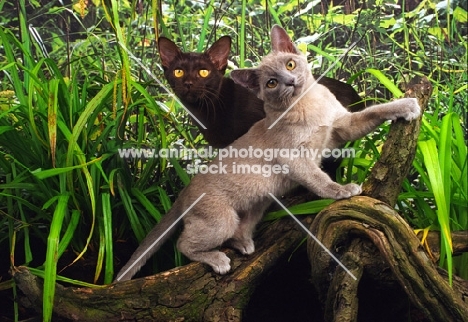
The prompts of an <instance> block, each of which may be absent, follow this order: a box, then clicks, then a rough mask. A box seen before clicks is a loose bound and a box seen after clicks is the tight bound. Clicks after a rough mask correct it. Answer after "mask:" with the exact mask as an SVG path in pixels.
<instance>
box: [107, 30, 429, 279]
mask: <svg viewBox="0 0 468 322" xmlns="http://www.w3.org/2000/svg"><path fill="white" fill-rule="evenodd" d="M271 42H272V47H273V52H272V53H270V54H269V55H268V56H266V57H264V58H263V59H262V62H261V64H260V66H259V67H258V68H252V69H242V70H235V71H233V72H232V73H231V77H232V78H233V79H234V80H235V81H236V82H238V83H240V84H242V86H245V87H246V88H250V89H251V90H252V91H253V92H254V93H256V95H257V96H258V97H259V98H260V99H262V100H263V101H264V102H265V113H266V117H265V118H264V119H262V120H260V121H258V122H257V123H255V124H254V125H253V126H252V127H251V128H250V130H249V131H248V132H247V133H246V134H245V135H243V136H242V137H240V138H239V139H238V140H236V141H234V142H233V143H232V145H231V146H229V147H228V148H226V149H223V150H220V153H219V154H218V156H217V158H215V159H214V160H213V161H212V162H211V164H210V165H209V166H210V167H211V168H212V169H217V170H218V173H210V172H207V173H205V174H198V175H196V176H195V177H194V178H193V179H192V181H191V182H190V184H189V185H188V186H187V187H186V188H185V189H184V190H183V191H182V192H181V193H180V195H179V197H178V198H177V200H176V201H175V203H174V205H173V207H172V209H171V210H170V211H169V212H168V213H167V214H166V215H165V216H163V218H162V220H161V222H160V223H159V224H158V225H156V227H155V228H153V230H151V231H150V233H149V234H148V236H147V237H146V238H145V239H144V240H143V241H142V243H141V245H140V246H139V247H138V249H137V250H136V251H135V253H134V254H133V255H132V257H131V258H130V260H129V262H128V263H127V264H126V265H125V266H124V267H123V268H122V269H121V270H120V272H119V273H118V274H117V278H116V280H117V281H122V280H128V279H130V278H131V277H132V276H133V275H134V274H135V273H136V272H137V271H138V270H139V269H140V267H141V266H142V265H143V264H144V263H145V262H146V261H147V260H148V258H149V257H150V256H152V254H154V252H156V251H157V250H158V249H159V247H160V246H161V244H162V243H163V242H164V241H165V240H167V238H168V237H169V236H170V235H171V234H172V233H173V232H174V231H175V227H176V226H177V223H178V221H179V220H180V219H182V220H183V223H184V229H183V231H182V234H181V236H180V237H179V240H178V243H177V247H178V249H179V250H180V251H181V252H182V253H183V254H184V255H186V256H187V257H188V258H190V259H191V260H194V261H200V262H203V263H206V264H208V265H210V266H211V267H212V269H213V270H214V271H215V272H216V273H219V274H226V273H227V272H229V270H230V269H231V266H230V259H229V258H228V257H227V256H226V254H224V253H223V252H220V251H219V250H217V248H218V247H219V246H221V245H222V244H223V243H227V244H228V245H230V246H231V247H233V248H235V249H237V250H239V251H240V252H241V253H242V254H244V255H248V254H251V253H252V252H253V251H254V250H255V246H254V242H253V239H252V234H253V231H254V228H255V226H256V224H257V223H258V222H259V221H260V220H261V218H262V215H263V212H264V211H265V209H266V208H267V207H268V205H269V204H270V203H271V199H270V194H273V195H276V196H280V195H283V194H284V193H285V192H287V191H289V190H290V189H291V188H293V187H295V186H297V185H299V184H300V185H303V186H305V187H307V188H308V189H309V190H311V191H312V192H314V193H315V194H317V195H319V196H321V197H323V198H332V199H341V198H349V197H351V196H354V195H357V194H359V193H361V188H360V186H359V185H356V184H352V183H350V184H346V185H340V184H338V183H336V182H334V181H332V180H331V179H330V177H329V176H328V175H327V174H326V173H325V172H323V171H322V170H321V169H320V158H311V157H297V158H291V157H289V156H287V155H283V154H282V153H277V154H276V155H272V154H270V153H269V155H270V156H271V158H266V157H263V158H262V157H258V156H257V157H255V154H252V155H249V156H246V157H245V158H244V157H240V155H239V156H235V155H234V151H240V150H244V151H249V150H258V151H260V152H262V153H265V154H264V156H266V151H270V152H272V151H282V150H286V151H288V150H289V151H291V150H293V149H296V150H301V151H302V150H310V151H312V150H318V151H323V150H324V149H333V148H336V147H337V146H339V145H341V144H343V143H344V142H345V141H347V140H355V139H357V138H360V137H362V136H364V135H366V134H367V133H369V132H370V131H372V130H373V129H374V128H375V127H376V126H378V125H379V124H380V123H382V122H383V121H385V120H388V119H390V120H395V119H397V118H404V119H406V120H413V119H415V118H417V117H418V116H419V113H420V109H419V106H418V103H417V100H416V99H412V98H403V99H399V100H396V101H393V102H390V103H386V104H380V105H376V106H372V107H369V108H367V109H365V110H363V111H361V112H356V113H350V112H349V111H347V110H346V108H344V107H343V106H342V105H341V104H340V103H339V102H338V101H337V99H336V98H335V96H334V95H333V94H332V93H330V91H329V90H328V89H327V88H326V87H325V86H322V85H320V84H315V79H314V77H313V76H312V74H311V73H310V71H309V68H308V65H307V60H306V58H305V57H304V56H303V55H302V54H301V53H300V52H299V51H298V50H297V49H296V47H295V46H294V44H293V43H292V41H291V39H290V38H289V36H288V35H287V33H286V32H285V31H284V30H283V29H282V28H281V27H279V26H274V27H273V29H272V31H271ZM293 103H295V104H293ZM285 112H286V113H285ZM229 151H231V153H225V152H229ZM240 166H241V167H240ZM220 169H223V171H220ZM254 169H256V170H254ZM259 170H261V171H259ZM265 170H268V171H265Z"/></svg>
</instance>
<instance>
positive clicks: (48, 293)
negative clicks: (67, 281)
mask: <svg viewBox="0 0 468 322" xmlns="http://www.w3.org/2000/svg"><path fill="white" fill-rule="evenodd" d="M68 199H69V196H68V195H61V196H60V197H59V199H58V202H57V206H56V208H55V211H54V215H53V218H52V223H51V225H50V232H49V237H48V238H47V252H46V261H45V268H44V294H43V306H42V309H43V321H51V320H52V312H53V307H54V297H55V281H56V275H57V261H58V259H59V256H58V249H59V241H60V231H61V230H62V222H63V218H64V217H65V214H66V209H67V204H68Z"/></svg>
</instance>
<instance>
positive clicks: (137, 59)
mask: <svg viewBox="0 0 468 322" xmlns="http://www.w3.org/2000/svg"><path fill="white" fill-rule="evenodd" d="M119 45H120V47H122V48H123V49H124V50H125V51H126V52H127V54H128V55H129V56H130V57H131V58H132V59H133V60H134V61H135V62H136V63H137V64H138V65H140V67H141V68H143V69H144V70H145V72H147V73H148V75H150V76H151V77H152V78H153V79H154V80H155V81H156V82H157V83H158V84H159V85H160V86H161V87H162V88H164V90H165V91H166V92H167V93H168V94H169V95H170V96H171V97H172V98H173V99H175V100H176V101H177V103H179V104H180V105H181V106H182V107H183V108H184V109H185V110H186V111H187V113H189V114H190V116H191V117H192V118H193V119H194V120H195V121H196V122H197V123H198V124H200V126H201V127H202V128H203V129H204V130H206V126H205V125H203V123H202V122H201V121H200V120H199V119H197V118H196V116H195V115H193V113H192V112H190V111H189V109H188V108H186V107H185V105H184V104H183V103H182V102H181V101H180V100H179V98H178V97H177V96H176V95H174V93H172V91H170V90H169V89H168V88H167V87H166V86H165V85H164V84H163V83H162V82H161V81H160V80H159V79H158V78H157V77H156V75H154V74H153V73H152V72H151V70H150V69H149V68H148V67H146V66H145V65H143V63H142V62H141V60H140V59H139V58H137V57H135V55H133V54H132V53H131V51H130V50H128V49H127V47H125V45H124V44H122V43H120V42H119Z"/></svg>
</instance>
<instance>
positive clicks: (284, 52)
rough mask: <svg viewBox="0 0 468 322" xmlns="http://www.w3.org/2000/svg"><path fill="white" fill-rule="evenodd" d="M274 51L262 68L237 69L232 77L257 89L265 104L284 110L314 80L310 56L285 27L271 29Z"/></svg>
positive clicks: (244, 84) (249, 87)
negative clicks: (306, 54) (308, 61)
mask: <svg viewBox="0 0 468 322" xmlns="http://www.w3.org/2000/svg"><path fill="white" fill-rule="evenodd" d="M271 44H272V48H273V51H272V52H271V53H270V54H269V55H268V56H266V57H264V58H263V59H262V62H261V64H260V66H259V67H258V68H247V69H237V70H234V71H232V72H231V78H232V79H233V80H234V81H235V82H236V83H238V84H240V85H242V86H244V87H246V88H248V89H250V90H252V91H253V92H255V93H256V94H257V96H258V98H260V99H261V100H263V101H264V102H265V106H268V107H269V108H272V109H276V110H278V109H279V110H283V109H285V108H287V107H289V106H290V104H291V103H293V102H294V101H295V100H296V99H297V98H299V97H300V95H301V94H302V93H303V91H304V90H306V87H307V86H310V85H311V84H312V82H313V80H314V78H313V76H312V73H311V72H310V69H309V66H308V64H307V59H306V58H305V56H304V55H303V54H302V53H301V51H300V50H298V49H297V48H296V46H294V44H293V42H292V41H291V38H289V36H288V34H287V33H286V31H285V30H284V29H282V28H281V27H278V26H274V27H273V28H272V30H271Z"/></svg>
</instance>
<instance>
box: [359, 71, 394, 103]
mask: <svg viewBox="0 0 468 322" xmlns="http://www.w3.org/2000/svg"><path fill="white" fill-rule="evenodd" d="M366 72H368V73H369V74H371V75H373V76H374V77H375V78H377V79H378V80H379V82H380V83H381V84H382V85H384V86H385V87H386V88H387V89H388V90H389V91H390V92H391V93H392V94H393V96H395V97H397V98H399V97H402V96H403V92H402V91H401V90H400V89H399V88H398V87H397V86H396V85H395V84H394V83H393V82H392V81H391V80H390V79H389V78H388V77H387V76H385V75H384V74H383V73H382V72H381V71H380V70H378V69H374V68H367V69H366Z"/></svg>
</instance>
